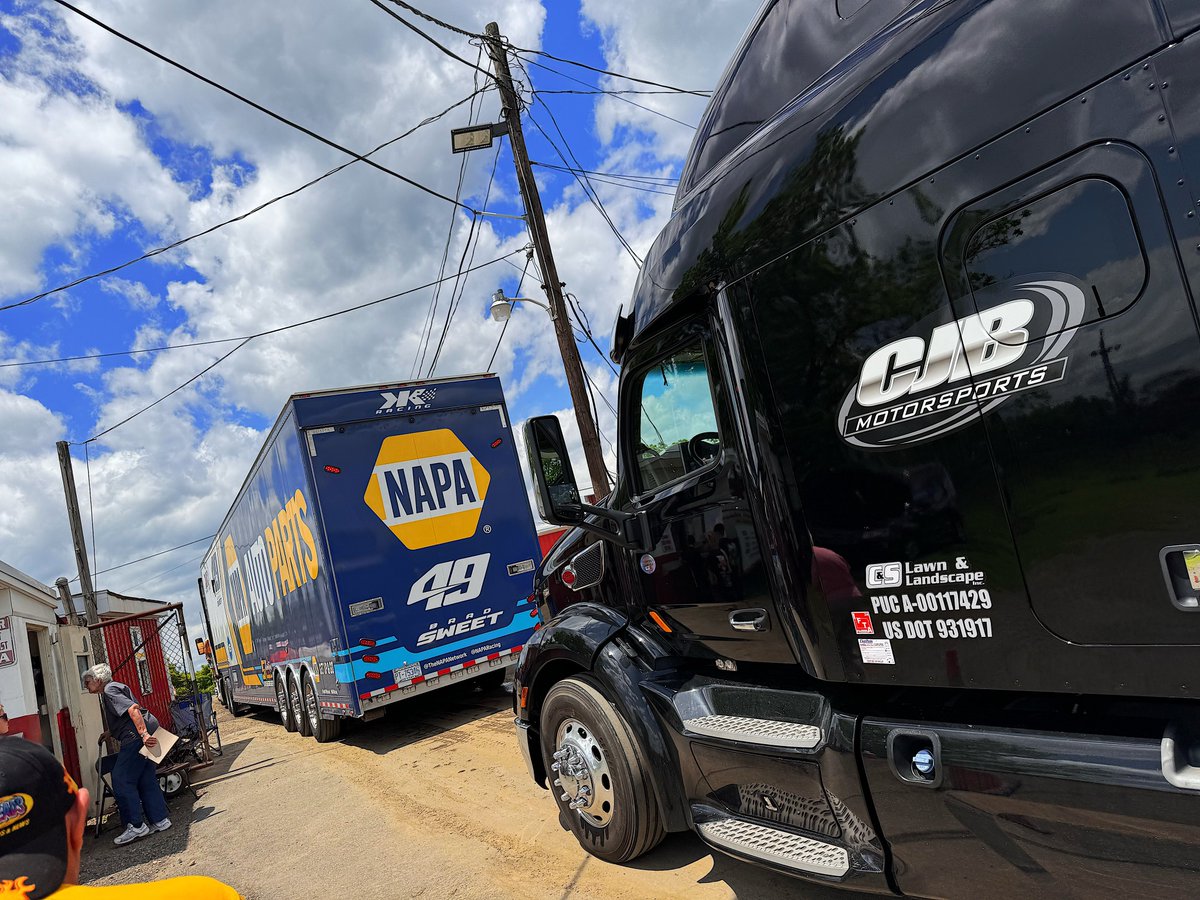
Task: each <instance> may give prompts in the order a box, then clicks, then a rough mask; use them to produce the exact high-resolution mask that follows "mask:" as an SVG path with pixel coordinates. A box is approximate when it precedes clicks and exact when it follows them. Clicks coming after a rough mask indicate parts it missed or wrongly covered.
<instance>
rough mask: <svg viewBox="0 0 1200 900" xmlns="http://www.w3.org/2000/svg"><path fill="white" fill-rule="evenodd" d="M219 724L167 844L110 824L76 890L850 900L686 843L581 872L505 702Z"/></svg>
mask: <svg viewBox="0 0 1200 900" xmlns="http://www.w3.org/2000/svg"><path fill="white" fill-rule="evenodd" d="M218 707H219V704H218ZM219 715H220V717H221V718H220V727H221V735H222V738H223V739H224V746H225V752H224V755H223V756H221V757H219V758H218V759H217V763H216V765H215V766H213V768H211V769H208V770H206V771H203V772H200V773H198V779H197V780H198V784H197V792H198V793H199V795H200V797H199V799H198V800H196V799H193V797H192V796H191V795H190V794H188V793H186V792H185V793H183V794H181V795H180V796H178V797H176V798H175V799H174V800H172V801H171V802H170V806H171V819H172V821H173V822H174V823H175V827H174V828H172V829H171V830H170V831H168V832H165V833H163V834H155V835H151V836H150V837H147V838H144V839H142V840H140V841H138V842H136V843H134V844H132V845H128V846H125V847H115V846H113V843H112V839H113V838H114V837H116V835H117V833H118V827H117V824H116V817H115V816H113V817H112V818H111V821H110V823H109V825H108V827H107V828H106V830H105V831H104V833H103V834H102V835H101V837H100V839H99V840H98V841H97V840H95V839H93V838H92V836H91V831H90V830H89V834H88V838H87V840H86V842H85V844H84V851H83V866H82V873H81V874H82V880H83V883H85V884H122V883H129V882H134V881H139V880H151V879H155V878H167V877H171V876H175V875H189V874H190V875H212V876H214V877H216V878H219V879H221V880H223V881H225V882H227V883H229V884H231V885H232V886H234V887H235V888H237V889H238V890H239V891H241V892H242V894H243V895H245V897H247V898H248V900H297V898H304V897H311V896H347V897H356V898H364V900H365V898H382V900H393V898H395V900H400V898H408V897H438V898H441V897H458V898H476V897H478V898H489V900H494V898H497V897H514V898H516V897H520V898H540V897H556V898H567V897H571V898H587V897H595V898H598V900H599V898H604V900H620V898H629V900H635V898H636V900H644V898H660V897H661V898H674V897H678V898H684V897H686V898H689V900H704V898H718V897H743V898H759V897H776V896H789V897H797V896H804V897H816V898H827V900H832V898H835V897H836V898H844V897H847V896H851V895H849V894H846V893H844V892H840V891H832V890H827V889H822V888H816V887H812V886H809V885H806V884H804V883H803V882H800V881H796V880H793V879H790V878H786V877H783V876H779V875H776V874H774V873H772V872H769V871H766V870H763V869H759V868H757V867H755V866H751V865H747V864H744V863H741V862H738V861H736V860H733V859H729V858H728V857H725V856H723V855H717V856H715V857H714V856H713V855H712V854H711V853H710V852H709V851H708V849H707V848H706V847H705V846H704V845H703V844H702V843H701V842H700V841H699V840H698V839H697V838H695V837H694V836H692V835H690V834H683V835H672V836H670V837H668V839H667V840H666V841H665V842H664V843H663V844H662V845H660V846H659V847H658V849H656V850H655V851H654V852H652V853H650V854H648V855H647V856H644V857H642V858H641V859H639V860H637V861H636V862H635V863H634V864H632V865H631V866H626V867H618V866H612V865H609V864H607V863H603V862H601V861H599V860H597V859H595V858H593V857H590V856H587V855H586V854H585V853H584V852H583V850H581V849H580V848H579V846H578V844H576V842H575V839H574V838H573V837H572V836H571V834H570V833H569V832H567V831H565V830H564V829H563V828H562V827H561V826H560V825H559V822H558V815H557V810H556V808H555V805H554V803H553V801H552V800H551V798H550V796H549V795H548V794H547V793H546V792H545V791H543V790H541V789H540V788H538V787H537V786H536V785H534V784H533V782H532V781H530V779H529V777H528V776H527V775H526V773H525V767H524V763H523V762H522V761H521V757H520V753H519V752H518V750H517V746H516V740H515V737H514V734H513V727H512V713H511V698H510V697H509V695H508V694H507V693H503V692H501V691H493V692H489V693H480V692H477V691H474V690H472V688H471V687H470V685H469V684H468V685H463V686H456V687H454V688H446V689H443V690H441V691H437V692H435V693H433V694H431V695H428V696H426V697H419V698H416V699H414V700H409V701H405V702H402V703H400V704H397V705H395V706H393V707H391V709H390V711H389V713H388V715H387V717H385V718H383V719H380V720H377V721H375V722H371V723H367V724H358V723H350V727H348V728H347V729H346V730H345V731H344V732H343V737H342V739H341V740H340V741H338V742H336V743H332V744H317V743H316V742H315V741H313V740H312V739H311V738H302V737H300V736H299V735H297V734H288V733H287V732H285V731H284V730H283V728H282V727H281V726H280V725H279V724H278V721H277V719H276V718H275V716H274V714H273V713H272V712H270V711H263V712H256V713H254V714H251V715H248V716H244V717H242V718H237V719H234V718H231V717H230V716H228V715H227V714H226V713H225V712H224V710H220V709H219Z"/></svg>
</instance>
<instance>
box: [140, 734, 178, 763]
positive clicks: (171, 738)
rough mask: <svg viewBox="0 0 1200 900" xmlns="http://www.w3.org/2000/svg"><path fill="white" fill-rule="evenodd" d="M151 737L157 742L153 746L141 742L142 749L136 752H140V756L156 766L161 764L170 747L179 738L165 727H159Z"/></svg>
mask: <svg viewBox="0 0 1200 900" xmlns="http://www.w3.org/2000/svg"><path fill="white" fill-rule="evenodd" d="M151 737H153V738H155V739H156V740H157V741H158V743H157V744H155V745H154V746H153V747H147V746H146V745H144V744H143V745H142V749H141V750H139V751H138V753H140V754H142V756H144V757H146V759H148V760H150V762H152V763H154V764H155V765H156V766H158V765H162V761H163V759H164V758H165V757H166V755H167V754H168V753H170V752H171V748H172V747H174V746H175V744H176V743H177V742H178V741H179V738H177V737H176V736H175V735H173V734H171V732H169V731H167V729H165V728H159V729H158V731H156V732H154V733H153V734H152V735H151Z"/></svg>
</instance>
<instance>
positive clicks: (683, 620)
mask: <svg viewBox="0 0 1200 900" xmlns="http://www.w3.org/2000/svg"><path fill="white" fill-rule="evenodd" d="M626 370H627V371H629V372H631V373H632V376H631V377H628V378H626V379H624V380H623V381H624V384H623V390H624V391H625V392H626V393H627V394H628V395H630V396H627V397H626V398H625V400H624V402H623V403H622V405H621V408H622V409H627V410H631V411H632V414H631V418H630V420H629V421H624V422H622V423H621V429H622V432H623V433H624V434H629V435H632V438H631V439H630V440H628V441H625V442H623V450H624V452H625V453H626V457H625V464H626V470H627V471H628V472H629V482H630V485H631V493H632V494H633V497H634V499H633V501H632V503H633V504H634V506H635V507H638V508H641V509H645V510H648V511H649V512H650V513H651V519H652V521H655V522H656V523H657V525H658V527H657V529H656V530H657V532H658V533H657V534H655V535H653V538H654V540H655V545H654V547H653V549H652V550H651V551H650V552H649V553H646V554H644V555H642V556H641V557H640V558H639V559H638V560H636V567H637V570H636V571H635V573H634V574H635V578H636V579H637V581H638V582H639V583H640V586H641V593H642V596H643V598H644V601H645V605H646V609H647V612H648V613H649V614H650V615H651V618H652V619H654V621H656V622H657V623H659V628H660V629H663V630H664V631H665V628H663V626H664V625H665V627H666V628H669V629H670V631H669V632H666V637H667V639H668V640H669V641H671V642H672V644H673V645H674V648H675V649H676V650H677V651H678V652H679V653H680V654H682V655H685V656H698V657H701V658H707V659H712V658H713V657H719V658H725V659H731V660H746V661H757V662H774V663H790V662H794V661H795V657H794V655H793V654H792V652H791V649H790V647H789V645H788V642H787V638H786V636H785V634H784V631H783V628H782V627H781V623H780V621H779V620H778V616H777V614H776V612H775V610H774V608H773V606H772V603H771V598H770V593H769V590H768V582H767V576H766V567H765V564H764V558H763V553H762V550H761V549H760V546H759V542H758V539H757V536H756V532H755V527H754V522H753V520H752V518H751V513H750V507H749V504H748V502H747V497H746V489H745V483H746V479H745V476H744V469H743V467H744V461H743V459H742V455H741V453H739V450H738V442H737V440H736V439H735V438H736V435H735V430H734V426H733V423H732V419H731V417H730V411H729V407H730V404H729V402H728V395H727V390H726V388H725V386H724V384H723V383H722V380H721V376H720V367H719V366H718V365H717V363H716V347H715V343H714V341H713V340H712V338H711V335H710V333H709V331H708V330H707V328H706V326H705V325H704V324H703V323H699V322H692V323H691V324H689V325H686V326H683V327H680V328H678V329H674V330H672V331H670V332H669V333H667V334H665V335H663V336H662V337H661V338H660V339H659V340H658V341H656V342H655V343H654V344H653V346H651V347H645V348H643V349H642V351H641V352H639V353H637V354H636V355H635V354H631V358H630V359H628V360H626Z"/></svg>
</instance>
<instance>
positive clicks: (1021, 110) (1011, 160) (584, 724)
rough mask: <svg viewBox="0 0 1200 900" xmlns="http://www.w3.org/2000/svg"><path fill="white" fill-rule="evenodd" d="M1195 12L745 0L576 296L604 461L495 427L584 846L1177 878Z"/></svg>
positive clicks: (1186, 726) (527, 717) (1194, 774)
mask: <svg viewBox="0 0 1200 900" xmlns="http://www.w3.org/2000/svg"><path fill="white" fill-rule="evenodd" d="M1197 29H1200V11H1198V10H1197V9H1196V8H1195V5H1194V4H1190V3H1186V2H1183V0H1133V2H1122V3H1116V2H1111V3H1100V4H1097V3H1093V2H1085V0H1055V2H1053V3H1045V4H1038V5H1037V7H1036V9H1032V8H1030V6H1029V5H1028V4H1025V3H1021V2H1019V0H953V2H921V0H916V2H908V0H869V2H863V0H775V2H768V3H766V4H764V6H763V8H762V10H761V11H760V13H759V16H758V18H757V19H756V21H755V23H754V25H753V26H752V28H751V29H750V31H749V32H748V34H747V36H746V38H745V39H744V40H743V42H742V45H741V47H740V48H739V50H738V52H737V54H736V55H735V57H734V59H733V61H732V62H731V64H730V66H729V68H728V69H727V71H726V74H725V76H724V77H723V79H722V81H721V83H720V84H719V85H718V88H717V90H716V91H715V92H714V97H713V101H712V103H711V104H710V107H709V110H708V112H707V113H706V114H705V117H704V119H703V121H702V122H701V126H700V128H699V129H698V132H697V136H696V139H695V142H694V144H693V147H692V151H691V154H690V155H689V159H688V161H687V163H686V164H685V167H684V171H683V176H682V179H681V185H680V190H679V194H678V197H677V200H676V209H675V212H674V215H673V217H672V219H671V220H670V222H669V223H668V224H667V226H666V227H665V229H664V230H663V232H662V234H660V235H659V237H658V239H657V240H656V242H655V244H654V246H653V247H652V248H651V251H650V253H649V254H648V255H647V257H646V265H645V266H644V267H643V270H642V272H641V274H640V276H639V280H638V285H637V288H636V290H635V295H634V299H633V304H632V308H631V312H630V313H629V314H628V315H627V316H625V317H623V318H620V319H619V320H618V324H617V328H616V331H615V334H614V346H613V354H614V357H615V358H617V359H618V360H619V361H620V362H621V364H622V373H621V379H620V388H619V403H618V412H619V415H618V422H619V425H618V438H619V440H618V485H617V487H616V489H615V490H614V492H613V494H612V495H611V496H610V497H609V498H608V499H607V500H606V501H605V502H604V503H603V504H602V505H601V506H600V507H588V506H585V505H582V504H580V503H579V502H578V491H577V488H576V487H575V483H574V476H573V473H572V472H571V468H570V462H569V460H568V459H567V457H566V451H565V446H564V444H563V441H562V438H561V432H560V431H559V428H558V425H557V422H555V421H554V420H553V419H552V418H541V419H534V420H531V421H530V423H528V424H527V447H528V450H529V454H530V465H531V469H532V471H533V474H534V477H535V480H536V481H537V484H538V492H537V496H538V500H539V509H540V511H541V512H542V515H543V518H546V519H547V520H549V521H552V522H556V523H559V524H571V525H574V526H575V530H574V531H572V532H571V533H570V534H569V535H567V536H566V537H564V539H563V540H562V541H560V542H559V544H558V545H557V546H556V548H555V550H554V551H553V552H552V553H551V555H550V556H549V557H548V558H547V559H546V560H545V561H544V563H543V565H542V567H541V569H540V570H539V573H538V578H537V583H536V588H535V590H536V592H537V597H538V600H539V603H540V608H541V613H542V618H543V621H544V623H545V625H544V627H543V628H542V629H541V630H540V631H539V632H538V633H537V634H536V635H535V636H534V637H533V638H532V639H531V640H530V642H529V643H528V645H527V646H526V647H525V649H524V650H523V652H522V654H521V658H520V662H519V664H518V669H517V677H516V691H515V692H514V704H515V708H516V717H517V718H516V722H517V727H518V732H519V743H520V744H521V747H522V749H523V751H524V752H525V753H526V756H527V760H528V762H529V765H530V770H531V773H532V774H533V777H534V778H535V779H536V780H538V781H539V782H542V783H544V784H547V785H548V786H549V787H551V790H552V794H553V796H554V797H555V802H556V803H557V804H558V805H559V807H560V810H561V812H562V814H563V815H564V816H565V818H566V821H568V822H569V823H570V825H571V827H572V829H573V831H574V832H575V834H576V836H577V837H578V838H579V840H580V842H581V844H582V845H583V846H584V847H585V848H587V849H588V850H589V851H590V852H592V853H594V854H595V855H597V856H600V857H601V858H604V859H608V860H611V861H625V860H629V859H632V858H634V857H635V856H637V855H638V854H640V853H643V852H645V851H646V850H648V849H650V848H651V847H653V846H654V845H655V843H657V841H658V840H659V839H660V838H661V836H662V835H663V834H664V833H665V832H667V831H672V830H681V829H684V828H692V829H694V830H695V831H696V832H697V833H698V834H699V835H700V837H701V838H702V839H704V840H705V841H706V842H707V843H709V844H710V845H712V846H713V847H715V848H717V849H721V850H723V851H725V852H728V853H731V854H733V855H735V856H738V857H741V858H744V859H747V860H750V861H753V862H756V863H760V864H763V865H768V866H771V867H774V868H778V869H780V870H781V871H785V872H789V873H791V874H794V875H799V876H801V877H807V878H811V879H816V880H823V881H827V882H830V883H836V884H845V885H847V886H852V887H854V888H855V889H858V890H864V891H873V892H879V893H896V894H913V895H920V896H944V897H959V896H965V895H967V894H973V893H977V892H978V891H979V890H980V889H984V890H985V891H986V892H988V893H989V894H990V895H995V896H1011V895H1014V894H1017V893H1019V892H1028V891H1031V890H1033V891H1038V892H1039V893H1041V892H1053V893H1056V894H1060V895H1063V896H1088V897H1092V896H1103V895H1107V894H1111V895H1117V894H1126V893H1128V891H1129V890H1130V885H1141V884H1143V883H1145V884H1154V885H1155V886H1156V887H1157V888H1158V889H1160V890H1161V891H1163V892H1165V893H1166V894H1168V895H1179V896H1183V895H1194V894H1195V893H1196V892H1197V889H1200V852H1197V851H1198V850H1200V703H1198V702H1197V698H1198V695H1200V689H1198V684H1197V678H1196V674H1195V673H1196V670H1197V664H1198V663H1200V516H1198V515H1197V513H1196V510H1197V502H1198V501H1200V462H1198V458H1197V456H1196V454H1195V452H1194V447H1195V446H1197V443H1198V439H1200V327H1198V324H1197V323H1198V316H1197V309H1196V304H1195V291H1196V289H1197V287H1198V286H1200V226H1198V224H1197V209H1198V208H1200V206H1198V203H1200V190H1197V185H1198V184H1200V75H1197V73H1200V34H1197V33H1196V32H1197Z"/></svg>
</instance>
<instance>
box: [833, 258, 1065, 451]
mask: <svg viewBox="0 0 1200 900" xmlns="http://www.w3.org/2000/svg"><path fill="white" fill-rule="evenodd" d="M1062 279H1063V276H1061V275H1055V276H1049V277H1047V278H1045V279H1044V280H1037V281H1024V282H1022V283H1020V284H1017V285H1012V284H1007V285H992V286H989V287H987V288H985V289H983V290H980V291H977V292H976V295H975V298H976V302H977V303H978V305H979V306H983V305H985V304H990V305H988V306H987V308H986V309H982V310H980V311H978V312H975V313H972V314H970V315H967V316H963V317H962V318H961V319H958V320H956V321H952V322H947V323H945V324H942V325H938V326H937V327H935V328H933V329H932V331H930V330H929V329H928V325H927V321H928V320H926V323H922V324H921V325H919V326H918V327H917V328H916V329H914V331H916V332H917V333H915V334H910V335H908V336H906V337H902V338H899V339H898V340H895V341H892V342H891V343H890V344H887V345H885V346H883V347H880V348H879V349H878V350H876V351H875V352H874V353H872V354H871V355H870V356H868V357H867V359H866V361H865V362H863V364H862V368H861V369H860V370H859V376H858V383H857V384H856V385H854V386H853V387H852V388H850V390H849V391H848V392H847V394H846V396H845V398H844V399H843V400H842V405H841V408H840V409H839V411H838V430H839V432H840V433H841V435H842V438H843V439H844V440H845V441H846V442H847V443H849V444H853V445H854V446H857V447H894V446H899V445H903V444H914V443H918V442H920V441H926V440H930V439H931V438H935V437H938V436H939V435H942V434H946V433H947V432H949V431H953V430H954V429H956V428H961V427H963V426H964V425H966V424H968V423H970V422H972V421H973V420H974V419H976V418H978V417H980V416H982V415H983V414H984V413H986V412H988V411H989V410H992V409H995V408H996V407H997V406H999V405H1000V404H1001V403H1003V402H1005V401H1006V400H1008V399H1009V398H1010V397H1013V396H1015V395H1016V394H1019V393H1023V392H1025V391H1030V390H1036V389H1037V388H1041V387H1045V386H1046V385H1049V384H1053V383H1055V382H1057V381H1062V379H1063V378H1064V377H1066V372H1067V359H1068V357H1066V356H1062V355H1060V354H1062V352H1063V351H1064V350H1065V349H1066V347H1067V345H1068V344H1069V343H1070V342H1071V339H1072V338H1073V337H1074V336H1075V329H1076V328H1077V327H1078V326H1079V324H1080V323H1081V322H1082V321H1083V317H1084V313H1085V312H1086V303H1087V301H1086V298H1085V295H1084V293H1083V291H1082V290H1081V289H1080V288H1079V287H1077V286H1076V285H1075V284H1073V283H1071V282H1068V281H1065V280H1062ZM996 300H999V301H1000V302H993V301H996Z"/></svg>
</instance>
